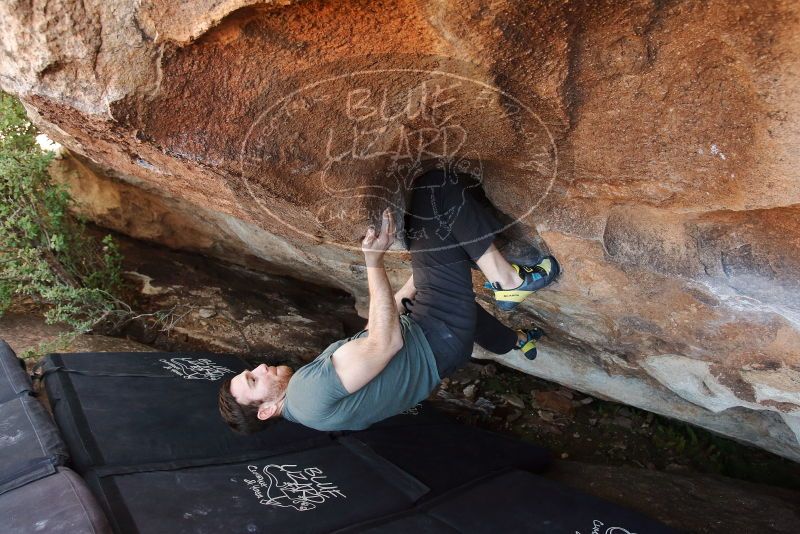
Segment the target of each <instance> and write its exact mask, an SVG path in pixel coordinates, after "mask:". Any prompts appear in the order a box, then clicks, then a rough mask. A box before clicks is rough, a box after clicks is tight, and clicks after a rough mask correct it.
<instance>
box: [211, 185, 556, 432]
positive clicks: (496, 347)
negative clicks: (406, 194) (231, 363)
mask: <svg viewBox="0 0 800 534" xmlns="http://www.w3.org/2000/svg"><path fill="white" fill-rule="evenodd" d="M469 180H470V177H469V176H467V175H461V174H455V175H452V174H448V173H447V172H445V171H440V170H435V171H430V172H427V173H425V174H423V175H422V176H420V177H418V178H417V179H416V180H415V182H414V184H413V195H412V198H411V204H410V206H409V210H408V212H407V215H406V224H405V240H406V245H407V248H408V250H409V251H410V252H411V264H412V275H411V277H410V278H409V280H408V282H406V284H405V285H404V286H403V287H402V288H401V289H400V290H399V291H398V292H397V293H396V294H395V295H394V298H393V296H392V292H391V285H390V283H389V279H388V277H387V274H386V270H385V267H384V260H383V257H384V254H385V252H386V250H388V249H389V247H390V246H391V245H392V243H393V241H394V238H395V221H394V216H393V214H392V212H391V211H390V210H389V209H388V208H387V209H386V210H385V211H384V212H383V215H382V224H381V228H380V230H379V231H377V232H376V230H375V229H374V227H370V228H369V229H368V231H367V233H366V237H364V239H363V241H362V244H361V246H362V251H363V253H364V258H365V262H366V266H367V281H368V285H369V295H370V303H369V317H368V321H367V326H366V328H365V329H364V330H362V331H361V332H359V333H357V334H356V335H354V336H352V337H350V338H348V339H342V340H339V341H337V342H335V343H333V344H331V345H330V346H329V347H328V348H326V349H325V350H324V351H323V352H322V354H320V355H319V356H318V357H317V358H316V359H315V360H313V361H312V362H311V363H309V364H307V365H305V366H303V367H301V368H300V369H299V370H298V371H297V372H295V373H293V372H292V370H291V369H290V368H289V367H287V366H267V365H265V364H262V365H260V366H258V367H256V368H255V369H253V370H251V371H250V370H248V371H243V372H241V373H239V374H238V375H236V376H234V377H232V378H231V379H228V380H227V381H225V382H224V383H223V385H222V387H221V389H220V393H219V408H220V413H221V414H222V416H223V418H224V419H225V420H226V421H227V423H228V424H229V425H230V426H231V427H232V428H233V429H234V430H237V431H239V432H243V433H251V432H254V431H257V430H261V429H263V428H265V427H266V426H268V425H269V424H270V423H272V422H274V421H276V420H278V419H279V418H281V417H282V418H284V419H287V420H289V421H294V422H297V423H301V424H303V425H305V426H308V427H311V428H315V429H318V430H328V431H331V430H359V429H363V428H367V427H368V426H370V425H371V424H373V423H375V422H377V421H380V420H382V419H385V418H387V417H390V416H393V415H396V414H398V413H400V412H402V411H404V410H406V409H408V408H410V407H412V406H414V405H416V404H417V403H418V402H420V401H421V400H423V399H425V398H426V397H427V396H428V395H429V394H430V393H431V391H432V390H433V389H434V388H435V387H436V385H438V383H439V382H440V380H441V378H444V377H445V376H447V375H449V374H451V373H452V372H454V371H455V370H456V369H457V368H459V367H460V366H462V365H464V364H465V363H466V362H467V361H468V360H469V358H470V356H471V354H472V347H473V343H477V344H478V345H480V346H481V347H483V348H485V349H486V350H489V351H491V352H494V353H496V354H504V353H506V352H508V351H510V350H511V349H514V348H517V349H519V350H521V351H522V352H523V353H524V354H525V355H526V356H527V357H528V358H530V359H533V358H534V357H535V356H536V340H537V339H538V338H539V337H540V336H541V334H542V332H541V331H540V330H538V329H536V328H533V329H530V330H527V331H524V330H517V331H515V330H512V329H510V328H508V327H506V326H504V325H503V324H501V323H500V321H498V320H497V319H496V318H495V317H494V316H492V315H491V314H489V313H488V312H486V311H485V310H484V309H483V308H482V307H481V306H480V305H479V304H478V303H477V302H476V301H475V293H474V290H473V286H472V274H471V267H477V268H479V269H480V270H481V271H482V272H483V274H484V275H485V276H486V277H487V279H488V280H490V282H487V283H486V287H487V288H489V289H491V290H492V291H493V293H494V296H495V299H496V304H497V306H498V307H499V308H500V309H503V310H511V309H513V308H514V307H515V306H517V305H518V304H519V303H520V302H522V301H523V300H524V299H525V298H526V297H527V296H528V295H530V294H531V293H532V292H534V291H536V290H538V289H541V288H543V287H545V286H547V285H548V284H550V283H551V282H552V281H553V280H554V279H555V278H556V277H557V276H558V274H559V271H560V269H559V265H558V263H557V262H556V260H555V258H553V257H552V256H547V257H545V258H544V259H542V260H540V261H539V262H538V263H536V264H535V265H531V266H527V265H517V264H514V263H509V262H508V261H506V259H505V258H504V257H503V256H502V255H501V253H500V252H499V250H498V249H497V248H496V247H495V245H494V244H493V241H494V236H495V234H496V233H497V231H498V229H499V225H498V223H497V221H496V220H495V219H494V217H493V216H492V215H491V214H490V213H489V212H488V211H487V210H486V209H485V208H484V206H482V205H481V204H480V203H479V202H478V200H477V199H476V198H474V197H473V196H472V195H471V194H470V193H471V192H470V191H469V189H470V187H469V186H468V185H467V183H468V181H469Z"/></svg>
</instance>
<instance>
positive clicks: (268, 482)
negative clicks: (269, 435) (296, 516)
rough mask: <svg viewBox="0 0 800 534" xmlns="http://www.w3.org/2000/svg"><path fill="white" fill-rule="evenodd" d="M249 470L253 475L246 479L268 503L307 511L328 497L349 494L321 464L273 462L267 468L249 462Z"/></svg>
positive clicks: (255, 493)
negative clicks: (299, 464) (334, 482)
mask: <svg viewBox="0 0 800 534" xmlns="http://www.w3.org/2000/svg"><path fill="white" fill-rule="evenodd" d="M247 470H248V471H250V474H251V475H253V478H246V479H245V480H244V482H245V483H246V484H247V486H248V487H249V488H250V491H252V492H253V495H255V496H256V498H258V502H259V503H261V504H263V505H265V506H277V507H279V508H292V509H294V510H297V511H298V512H306V511H308V510H313V509H315V508H316V507H317V506H319V505H320V504H322V503H324V502H325V501H327V500H328V499H335V498H339V497H341V498H343V499H346V498H347V496H346V495H345V494H344V493H342V491H341V490H340V489H339V487H338V486H336V485H335V484H333V483H331V482H329V481H328V477H327V476H325V474H324V473H323V472H322V469H320V468H318V467H306V468H299V467H297V466H296V465H278V464H270V465H268V466H266V467H264V468H263V469H262V468H259V467H258V466H257V465H248V466H247Z"/></svg>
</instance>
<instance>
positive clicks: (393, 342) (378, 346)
mask: <svg viewBox="0 0 800 534" xmlns="http://www.w3.org/2000/svg"><path fill="white" fill-rule="evenodd" d="M371 345H372V347H371V350H372V351H373V352H375V353H380V354H386V355H389V356H394V355H395V354H397V353H398V352H400V349H402V348H403V335H402V334H401V333H400V332H398V333H397V334H392V335H388V336H386V337H383V338H382V339H380V340H373V342H372V343H371Z"/></svg>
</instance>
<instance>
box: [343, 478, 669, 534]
mask: <svg viewBox="0 0 800 534" xmlns="http://www.w3.org/2000/svg"><path fill="white" fill-rule="evenodd" d="M355 532H359V533H370V534H378V533H380V534H402V533H407V532H414V533H427V534H454V533H462V534H497V533H500V532H502V533H503V534H552V533H564V534H573V533H574V534H633V533H638V534H667V533H671V532H674V530H672V529H670V528H668V527H666V526H665V525H663V524H661V523H658V522H656V521H653V520H651V519H648V518H647V517H645V516H643V515H641V514H639V513H637V512H633V511H631V510H628V509H626V508H622V507H620V506H617V505H615V504H612V503H609V502H606V501H603V500H601V499H597V498H595V497H592V496H590V495H586V494H584V493H582V492H579V491H576V490H573V489H570V488H567V487H565V486H562V485H561V484H558V483H556V482H553V481H550V480H547V479H544V478H542V477H540V476H536V475H533V474H531V473H527V472H523V471H510V472H506V473H503V474H501V475H498V476H494V477H492V478H490V479H488V480H486V479H483V480H480V481H479V482H477V483H473V484H470V485H467V486H465V487H462V488H459V489H457V490H455V491H453V492H451V493H449V494H446V495H443V496H441V497H439V498H438V499H436V500H434V501H431V502H429V503H427V504H425V505H423V506H419V507H417V508H416V509H415V510H413V511H412V512H406V513H401V514H395V515H392V516H388V517H384V518H381V519H378V520H373V521H370V522H367V523H361V524H359V525H355V526H351V527H349V528H345V529H342V530H340V531H338V534H345V533H347V534H350V533H355Z"/></svg>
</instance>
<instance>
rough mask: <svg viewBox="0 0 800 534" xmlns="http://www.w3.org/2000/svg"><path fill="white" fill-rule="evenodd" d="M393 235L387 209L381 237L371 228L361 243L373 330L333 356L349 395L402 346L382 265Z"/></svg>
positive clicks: (362, 385)
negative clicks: (365, 266)
mask: <svg viewBox="0 0 800 534" xmlns="http://www.w3.org/2000/svg"><path fill="white" fill-rule="evenodd" d="M394 232H395V225H394V217H393V215H392V213H391V211H389V210H388V209H387V210H386V211H384V214H383V221H382V224H381V231H380V234H378V235H377V236H376V235H375V231H374V229H372V228H370V229H369V230H368V231H367V236H366V237H365V238H364V241H363V243H362V250H363V251H364V259H365V260H366V263H367V282H368V284H369V325H370V328H369V331H368V332H367V337H364V338H359V339H354V340H352V341H349V342H347V343H345V344H344V345H342V346H341V347H339V348H338V349H336V352H334V353H333V366H334V369H336V374H337V375H338V376H339V379H340V380H341V381H342V385H344V388H345V389H346V390H347V391H348V392H349V393H354V392H356V391H358V390H359V389H361V388H362V387H364V386H365V385H366V384H367V383H369V381H370V380H372V379H373V378H375V377H376V376H377V375H378V374H380V372H381V371H383V369H384V368H385V367H386V365H387V364H388V363H389V361H390V360H391V359H392V357H393V356H394V355H395V354H397V352H398V351H399V350H400V349H401V348H402V347H403V336H402V332H401V329H400V320H399V318H398V315H397V309H396V307H395V301H394V297H393V295H392V286H391V284H390V283H389V277H388V276H387V275H386V268H385V267H384V264H383V255H384V253H385V252H386V250H387V249H388V248H389V247H390V246H391V244H392V242H393V241H394Z"/></svg>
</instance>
